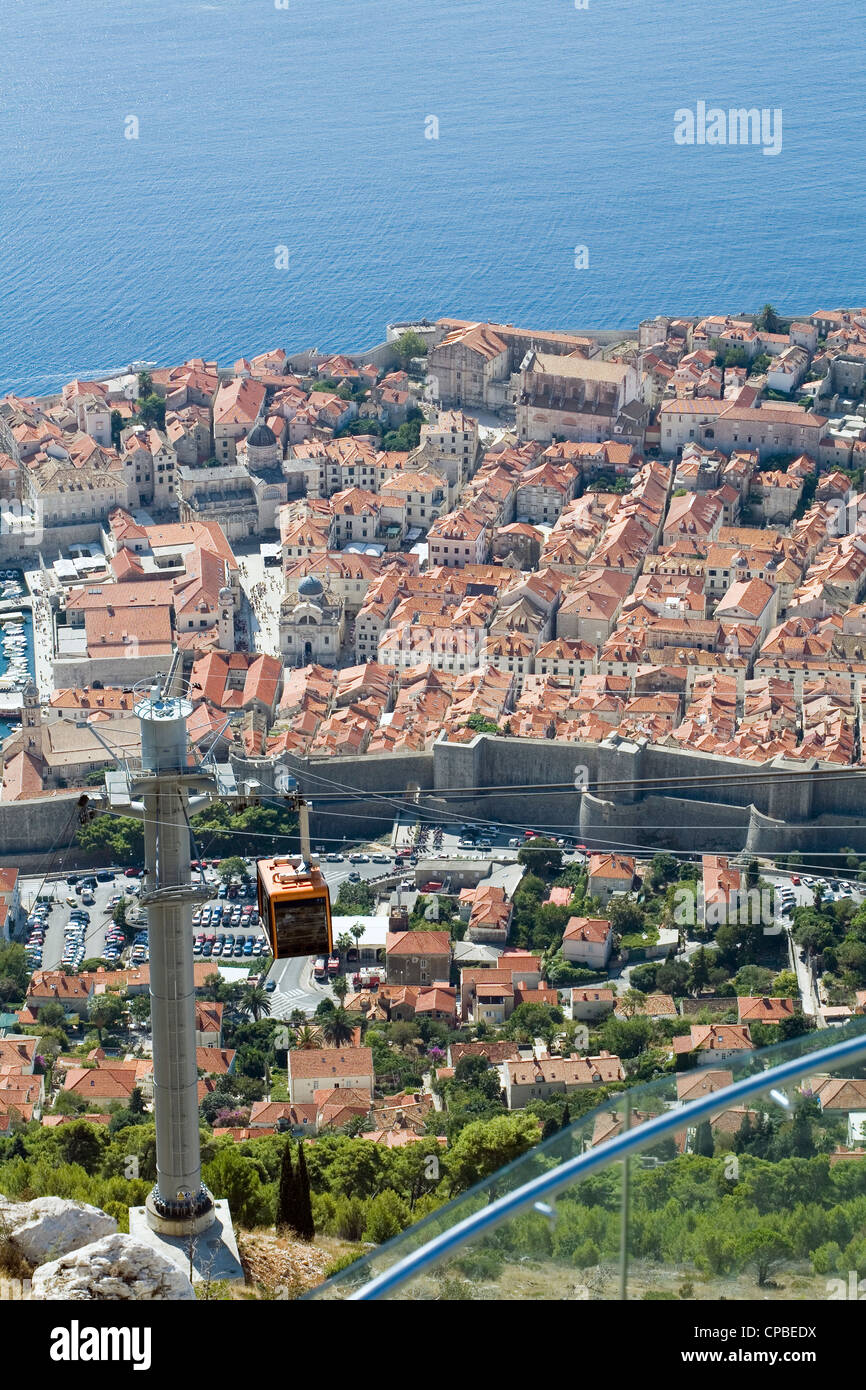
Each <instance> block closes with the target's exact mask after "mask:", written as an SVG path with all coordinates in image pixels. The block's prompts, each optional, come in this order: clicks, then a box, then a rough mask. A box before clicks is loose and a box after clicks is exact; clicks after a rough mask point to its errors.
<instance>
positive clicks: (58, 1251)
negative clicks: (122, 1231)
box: [0, 1197, 117, 1265]
mask: <svg viewBox="0 0 866 1390" xmlns="http://www.w3.org/2000/svg"><path fill="white" fill-rule="evenodd" d="M0 1226H2V1227H5V1230H6V1231H7V1233H8V1235H9V1238H10V1242H11V1244H12V1245H14V1246H15V1248H16V1250H19V1251H20V1252H21V1254H22V1255H23V1256H24V1258H25V1260H28V1261H29V1262H30V1264H32V1265H38V1264H42V1263H43V1262H44V1261H45V1260H54V1259H56V1258H57V1257H58V1255H65V1254H67V1253H68V1252H69V1251H70V1250H78V1249H80V1248H81V1246H82V1245H90V1244H92V1242H93V1241H95V1240H101V1239H102V1237H103V1236H110V1235H112V1233H113V1232H114V1231H116V1230H117V1222H116V1221H115V1219H114V1217H113V1216H108V1215H107V1214H106V1213H105V1212H104V1211H100V1210H99V1207H91V1206H88V1204H87V1203H86V1202H70V1201H67V1200H66V1198H64V1197H37V1198H35V1199H34V1201H32V1202H7V1201H6V1199H5V1198H0Z"/></svg>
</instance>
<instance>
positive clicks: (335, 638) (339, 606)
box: [280, 574, 346, 666]
mask: <svg viewBox="0 0 866 1390" xmlns="http://www.w3.org/2000/svg"><path fill="white" fill-rule="evenodd" d="M345 633H346V614H345V604H344V602H343V600H342V599H341V598H335V597H334V596H333V594H332V593H331V591H330V589H326V588H325V586H324V585H323V584H322V581H321V580H320V579H317V578H316V577H315V575H312V574H308V575H307V576H306V577H305V578H304V579H302V580H301V582H300V583H299V585H298V588H297V595H296V596H295V595H293V594H287V595H286V597H285V598H284V599H283V601H282V604H281V605H280V654H281V656H282V658H283V661H284V663H285V665H286V666H309V664H310V663H311V662H316V663H318V664H319V665H320V666H336V664H337V658H338V657H339V654H340V649H341V647H342V645H343V640H344V637H345Z"/></svg>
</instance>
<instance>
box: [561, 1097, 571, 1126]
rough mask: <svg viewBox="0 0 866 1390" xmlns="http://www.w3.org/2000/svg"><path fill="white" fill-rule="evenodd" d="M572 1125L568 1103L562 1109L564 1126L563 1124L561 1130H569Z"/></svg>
mask: <svg viewBox="0 0 866 1390" xmlns="http://www.w3.org/2000/svg"><path fill="white" fill-rule="evenodd" d="M570 1124H571V1111H570V1110H569V1108H568V1104H567V1103H566V1104H565V1105H564V1106H563V1107H562V1124H561V1126H560V1128H561V1129H568V1128H569V1126H570Z"/></svg>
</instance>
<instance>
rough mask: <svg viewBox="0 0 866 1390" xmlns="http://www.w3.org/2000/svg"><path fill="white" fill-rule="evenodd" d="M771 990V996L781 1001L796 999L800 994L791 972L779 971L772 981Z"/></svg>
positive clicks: (795, 978)
mask: <svg viewBox="0 0 866 1390" xmlns="http://www.w3.org/2000/svg"><path fill="white" fill-rule="evenodd" d="M771 988H772V991H773V994H774V995H775V996H776V997H777V998H782V999H789V998H794V999H796V998H798V997H799V993H800V986H799V983H798V981H797V976H796V975H795V974H794V972H793V970H780V971H779V973H778V975H777V976H776V977H775V979H774V980H773V983H772V986H771Z"/></svg>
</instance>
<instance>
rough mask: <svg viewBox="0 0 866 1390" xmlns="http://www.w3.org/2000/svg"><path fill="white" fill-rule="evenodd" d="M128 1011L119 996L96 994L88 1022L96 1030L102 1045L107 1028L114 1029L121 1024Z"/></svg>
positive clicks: (88, 1012) (88, 1013)
mask: <svg viewBox="0 0 866 1390" xmlns="http://www.w3.org/2000/svg"><path fill="white" fill-rule="evenodd" d="M125 1010H126V1005H125V1004H124V1002H123V1000H122V999H121V998H120V995H118V994H96V995H94V996H93V998H92V1000H91V1001H90V1006H89V1008H88V1010H87V1017H88V1021H89V1022H90V1023H91V1024H92V1026H93V1027H94V1028H95V1029H96V1032H97V1034H98V1036H99V1041H100V1043H101V1042H102V1034H103V1032H104V1031H105V1029H106V1028H113V1027H114V1026H115V1024H117V1023H119V1021H120V1019H121V1017H122V1016H123V1014H124V1012H125Z"/></svg>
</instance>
